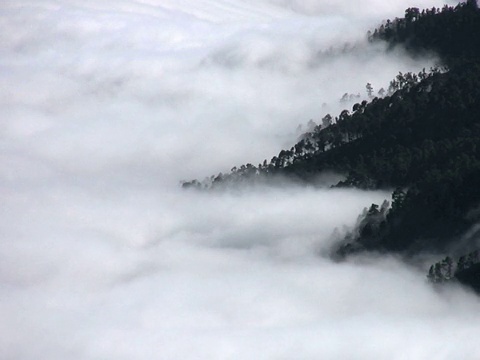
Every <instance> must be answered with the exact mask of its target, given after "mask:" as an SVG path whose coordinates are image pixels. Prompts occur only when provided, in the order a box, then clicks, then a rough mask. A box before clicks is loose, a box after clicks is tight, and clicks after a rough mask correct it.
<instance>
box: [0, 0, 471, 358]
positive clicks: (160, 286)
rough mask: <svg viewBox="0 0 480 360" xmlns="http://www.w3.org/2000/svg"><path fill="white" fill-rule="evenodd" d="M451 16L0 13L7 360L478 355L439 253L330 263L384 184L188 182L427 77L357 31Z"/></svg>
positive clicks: (324, 1) (252, 4)
mask: <svg viewBox="0 0 480 360" xmlns="http://www.w3.org/2000/svg"><path fill="white" fill-rule="evenodd" d="M444 4H445V2H443V3H442V2H441V1H431V0H423V1H417V2H415V1H413V0H408V1H407V0H404V1H394V2H385V1H378V0H367V1H366V2H361V4H360V2H355V3H352V2H351V1H346V0H342V1H330V0H317V1H314V0H256V1H254V0H236V1H233V0H197V1H195V0H175V1H173V0H137V1H134V0H117V1H114V0H107V1H93V0H82V1H80V0H57V1H55V0H37V1H27V0H19V1H3V2H2V3H1V4H0V85H1V86H0V107H1V109H2V115H1V116H0V144H1V149H2V151H1V152H0V194H1V209H2V213H1V214H2V216H1V217H0V319H1V321H0V334H2V335H1V336H0V357H1V358H2V359H9V360H10V359H12V360H17V359H40V358H41V359H52V360H54V359H272V358H274V359H432V358H435V359H452V358H458V359H460V358H461V359H476V358H478V357H479V356H480V355H479V350H478V335H480V330H479V329H478V323H479V320H480V315H479V314H480V302H479V300H478V298H477V297H476V296H475V295H473V294H472V293H470V292H469V291H468V290H466V289H463V288H461V287H457V286H450V287H447V288H443V289H435V288H433V287H432V286H430V285H429V284H428V283H426V279H425V270H426V269H425V267H426V266H427V265H428V264H429V261H435V260H438V259H439V258H441V254H437V255H432V254H425V255H424V256H422V258H419V259H418V261H416V262H415V265H412V264H410V265H407V264H405V263H403V262H402V261H400V260H399V259H396V258H395V257H392V256H378V255H375V254H370V255H364V256H359V257H356V258H352V259H349V260H348V261H346V262H343V263H334V262H333V261H331V260H330V259H329V257H328V256H327V254H328V251H329V249H330V248H331V246H332V244H333V242H334V241H336V240H338V237H335V236H333V235H332V234H334V233H337V234H341V233H342V232H343V231H345V229H346V228H348V227H351V226H353V225H354V224H355V221H356V219H357V216H358V215H359V214H360V213H361V211H362V209H363V208H364V207H367V206H369V205H370V204H371V203H373V202H375V203H381V202H382V201H383V200H384V199H389V197H390V194H389V193H388V192H365V191H358V190H339V189H336V190H332V189H329V188H328V186H320V184H317V185H318V186H313V185H312V186H301V185H299V184H294V183H289V182H282V183H276V184H273V185H271V186H267V185H257V186H250V187H249V186H242V187H238V188H232V189H224V190H222V191H214V192H198V191H190V190H183V189H182V188H181V187H180V186H179V183H180V181H181V180H183V179H192V178H200V179H202V178H203V177H205V176H210V175H213V174H217V173H219V172H228V171H229V170H230V168H232V167H233V166H238V165H241V164H244V163H247V162H251V163H253V164H258V163H260V162H263V160H264V159H267V160H269V159H270V158H271V157H272V156H274V155H276V154H278V152H279V151H280V150H282V149H283V148H290V147H291V146H292V145H293V144H294V143H295V142H296V140H297V138H298V136H299V133H298V130H297V127H298V125H299V124H303V125H305V124H306V123H307V122H308V121H309V120H310V119H313V120H314V121H316V122H320V119H321V118H322V117H323V116H324V115H325V114H326V113H327V112H328V113H331V114H332V115H333V116H335V115H337V114H338V112H339V111H340V110H341V109H343V108H344V107H349V108H350V107H351V105H352V104H350V103H349V104H345V103H343V104H342V103H340V101H339V100H340V98H341V97H342V95H343V94H344V93H349V94H360V95H361V97H362V99H363V98H366V91H365V85H366V83H367V82H370V83H371V84H372V85H373V87H374V89H375V91H378V89H380V88H381V87H384V88H387V87H388V83H389V81H390V80H391V79H392V78H393V77H395V75H396V74H398V72H399V71H402V72H405V71H420V70H421V69H422V68H427V69H428V68H429V67H431V66H433V65H435V64H436V63H437V60H436V58H435V54H430V55H428V56H426V57H425V58H421V59H419V58H416V59H412V58H410V57H409V56H407V55H406V54H405V53H404V52H403V51H402V49H396V50H394V51H391V52H388V53H387V52H386V51H385V48H384V47H383V46H382V45H379V44H377V45H371V44H370V45H369V44H368V43H367V41H366V35H365V34H366V32H367V31H368V30H369V29H370V30H371V29H373V27H374V26H376V25H378V24H380V23H381V21H382V20H383V19H386V18H394V17H401V16H403V13H404V9H405V8H407V7H408V6H413V5H414V6H417V7H432V6H436V7H441V6H443V5H444ZM326 176H327V175H326ZM332 176H336V175H332V174H328V176H327V180H328V178H330V177H332Z"/></svg>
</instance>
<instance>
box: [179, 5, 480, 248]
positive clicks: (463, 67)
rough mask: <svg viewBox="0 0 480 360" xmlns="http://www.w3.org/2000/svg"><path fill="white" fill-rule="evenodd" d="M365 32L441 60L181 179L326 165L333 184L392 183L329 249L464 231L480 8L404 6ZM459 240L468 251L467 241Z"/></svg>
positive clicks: (426, 240)
mask: <svg viewBox="0 0 480 360" xmlns="http://www.w3.org/2000/svg"><path fill="white" fill-rule="evenodd" d="M369 40H370V41H372V42H376V41H386V42H388V44H389V46H390V48H394V47H396V46H403V47H405V48H406V49H407V50H408V51H410V52H411V53H412V55H413V56H416V55H421V54H424V53H435V54H437V55H438V56H440V58H441V59H442V61H443V65H442V66H441V67H439V68H434V69H430V70H429V71H426V70H424V71H422V72H420V73H418V74H412V73H406V74H402V73H399V74H398V76H397V77H396V78H395V79H393V80H392V81H391V83H390V86H389V89H388V90H386V91H384V93H383V94H382V95H383V97H373V96H371V99H370V101H369V102H367V101H363V102H362V103H357V104H355V105H354V106H353V108H352V109H351V110H344V111H342V112H341V113H340V114H339V115H338V116H336V117H332V116H330V115H327V116H325V117H324V118H323V120H322V124H321V125H316V126H314V128H313V129H312V131H310V132H308V133H306V134H304V135H303V137H302V139H301V140H300V141H299V142H298V143H297V144H296V145H295V146H293V147H292V148H291V149H286V150H282V151H281V152H280V153H279V154H278V156H275V157H273V158H272V159H271V161H269V162H267V161H266V160H265V161H264V162H263V164H259V165H258V166H254V165H252V164H247V165H242V166H240V167H238V168H233V169H232V172H231V173H229V174H225V175H223V174H219V175H218V176H212V177H211V178H210V179H209V180H208V181H207V182H203V183H202V182H198V181H196V180H194V181H191V182H185V183H184V184H183V185H184V187H191V186H194V187H201V188H205V187H213V188H215V187H217V186H225V184H229V183H235V182H238V181H252V180H253V181H255V180H260V179H263V181H268V179H269V178H272V177H274V176H276V175H282V176H287V177H292V178H295V179H300V180H302V181H306V182H308V181H312V180H313V179H315V178H316V176H318V174H320V173H322V172H325V171H335V172H340V173H343V174H345V175H346V179H345V180H344V181H342V182H340V183H338V184H337V185H336V186H345V187H358V188H365V189H396V190H395V191H394V192H393V194H392V206H391V208H390V209H388V210H387V209H385V211H384V212H383V213H382V216H381V217H380V218H379V216H377V215H378V214H379V212H380V210H379V209H378V206H372V207H371V208H370V210H369V211H368V212H367V214H365V217H364V219H363V220H362V221H360V222H359V226H360V227H361V228H360V229H357V231H356V232H355V234H357V235H355V236H353V235H352V236H349V237H347V239H346V240H345V242H344V243H342V244H341V245H340V247H339V248H338V249H337V250H336V253H337V255H342V256H345V255H348V254H349V253H352V252H356V251H362V250H376V251H395V252H402V253H404V254H406V255H408V254H413V253H417V252H418V251H424V250H428V251H434V252H445V251H447V250H448V249H450V248H451V247H452V245H453V244H457V245H458V242H459V240H460V239H461V238H462V239H463V240H465V238H464V236H463V235H464V233H465V231H467V230H468V229H469V228H470V227H472V225H474V224H476V223H477V222H478V221H479V220H480V210H479V206H480V146H479V144H480V10H479V9H478V6H477V4H476V2H475V1H467V2H466V3H462V4H460V5H457V6H456V7H448V6H445V7H444V8H443V9H441V10H440V9H429V10H422V11H420V10H419V9H417V8H411V9H407V10H406V12H405V17H404V18H402V19H395V20H393V21H390V20H388V21H386V22H385V23H384V24H383V25H381V26H380V27H379V28H377V29H375V30H374V31H372V32H369ZM367 90H368V88H367ZM265 179H266V180H265ZM372 219H374V220H372ZM475 238H476V237H475V236H471V239H475ZM458 247H459V246H457V251H465V252H470V251H473V250H474V247H475V241H474V240H471V241H463V242H462V244H461V249H460V250H458Z"/></svg>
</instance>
